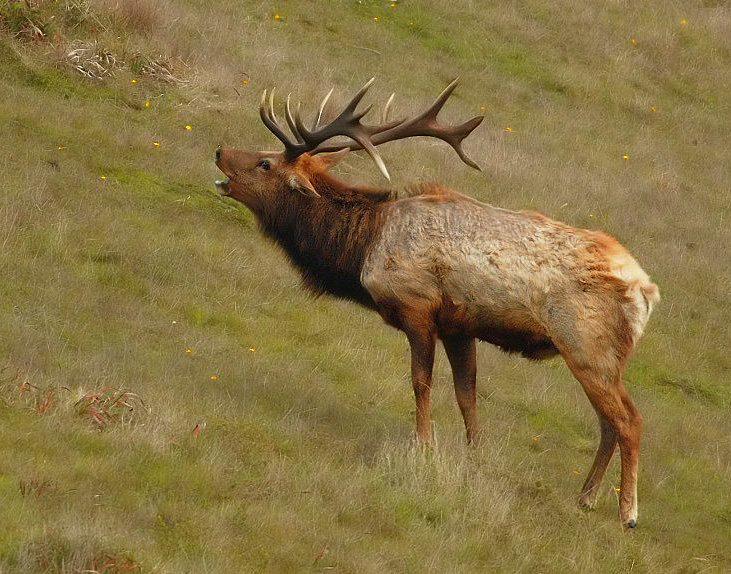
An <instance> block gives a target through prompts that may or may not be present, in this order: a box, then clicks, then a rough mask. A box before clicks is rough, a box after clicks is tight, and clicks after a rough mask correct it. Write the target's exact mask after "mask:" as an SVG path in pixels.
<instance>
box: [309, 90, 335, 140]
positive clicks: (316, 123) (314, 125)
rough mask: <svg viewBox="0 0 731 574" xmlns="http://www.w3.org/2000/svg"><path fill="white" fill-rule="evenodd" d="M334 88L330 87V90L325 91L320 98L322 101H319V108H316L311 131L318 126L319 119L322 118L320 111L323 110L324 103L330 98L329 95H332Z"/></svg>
mask: <svg viewBox="0 0 731 574" xmlns="http://www.w3.org/2000/svg"><path fill="white" fill-rule="evenodd" d="M334 89H335V88H330V91H329V92H328V93H327V95H326V96H325V97H324V98H323V99H322V102H321V103H320V108H319V109H318V110H317V116H316V117H315V121H314V122H313V123H312V131H313V132H314V131H315V130H316V129H318V128H319V127H320V120H321V119H322V112H323V111H324V110H325V105H326V104H327V101H328V100H329V99H330V96H332V93H333V90H334Z"/></svg>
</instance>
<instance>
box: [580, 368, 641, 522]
mask: <svg viewBox="0 0 731 574" xmlns="http://www.w3.org/2000/svg"><path fill="white" fill-rule="evenodd" d="M567 363H568V365H569V368H571V370H572V372H573V373H574V376H575V377H576V378H577V379H578V381H579V382H580V383H581V385H582V387H583V388H584V392H585V393H586V395H587V396H588V397H589V401H591V404H592V405H593V406H594V408H595V409H596V411H597V413H598V414H599V417H600V425H602V423H604V421H606V422H605V423H604V424H605V425H606V426H608V427H609V428H610V429H611V430H609V431H605V430H602V438H601V440H600V443H599V450H598V451H597V456H596V459H595V461H594V465H593V466H592V469H591V471H590V472H589V475H588V476H587V479H586V483H585V485H584V488H583V489H582V497H584V495H585V493H586V491H587V485H588V486H589V487H590V488H591V491H590V493H589V494H588V495H586V498H587V500H591V496H592V493H593V496H594V497H595V496H596V494H595V493H594V491H595V490H596V489H597V488H598V487H599V481H600V480H601V475H602V474H603V473H604V471H605V470H606V466H607V465H608V464H609V460H610V458H611V454H612V452H613V451H614V448H613V447H612V446H611V445H612V442H613V440H614V439H613V438H612V437H613V435H614V436H616V441H617V443H619V451H620V456H621V459H622V475H621V481H620V495H619V515H620V519H621V521H622V524H624V525H625V526H627V527H629V528H634V527H635V525H636V524H637V470H638V463H639V445H640V435H641V433H642V417H641V416H640V413H639V412H638V411H637V408H636V407H635V405H634V403H633V402H632V400H631V399H630V398H629V395H628V394H627V391H626V389H625V388H624V385H623V384H622V377H621V372H620V370H619V369H616V372H615V373H614V374H612V375H611V376H602V374H601V373H599V372H597V370H596V369H595V368H591V367H588V366H587V367H580V366H578V365H576V363H574V362H573V361H571V359H570V357H567ZM602 428H603V425H602ZM580 500H581V498H580Z"/></svg>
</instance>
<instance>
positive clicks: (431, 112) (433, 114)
mask: <svg viewBox="0 0 731 574" xmlns="http://www.w3.org/2000/svg"><path fill="white" fill-rule="evenodd" d="M457 84H459V76H457V77H456V78H454V80H452V81H451V82H450V83H449V85H448V86H447V87H446V88H444V90H442V93H441V94H439V96H437V99H436V100H434V103H433V104H432V105H431V107H430V108H429V109H428V110H426V111H425V112H424V113H423V114H421V116H419V117H420V118H432V119H434V120H436V119H437V115H439V112H441V111H442V108H443V107H444V104H445V103H446V102H447V100H448V99H449V96H451V95H452V92H453V91H454V89H455V88H456V87H457Z"/></svg>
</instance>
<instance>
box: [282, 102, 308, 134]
mask: <svg viewBox="0 0 731 574" xmlns="http://www.w3.org/2000/svg"><path fill="white" fill-rule="evenodd" d="M291 95H292V94H287V104H286V105H285V107H284V116H285V117H286V118H287V125H288V126H289V129H290V130H291V131H292V134H293V135H294V137H295V138H297V142H298V143H304V140H303V139H302V135H301V134H300V133H299V131H298V130H297V125H296V124H295V122H294V119H293V118H292V110H291V109H290V106H289V97H290V96H291ZM298 107H299V105H298Z"/></svg>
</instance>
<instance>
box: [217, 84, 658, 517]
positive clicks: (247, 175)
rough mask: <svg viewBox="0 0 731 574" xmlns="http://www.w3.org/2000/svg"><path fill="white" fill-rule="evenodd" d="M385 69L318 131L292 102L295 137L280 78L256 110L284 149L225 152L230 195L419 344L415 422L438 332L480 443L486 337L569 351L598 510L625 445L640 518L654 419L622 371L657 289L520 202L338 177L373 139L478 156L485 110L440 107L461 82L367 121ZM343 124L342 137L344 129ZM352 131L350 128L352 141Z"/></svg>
mask: <svg viewBox="0 0 731 574" xmlns="http://www.w3.org/2000/svg"><path fill="white" fill-rule="evenodd" d="M372 81H373V80H370V81H369V82H368V83H366V84H365V86H363V88H362V89H361V90H360V91H359V92H358V93H357V94H356V95H355V97H353V99H352V100H350V101H349V102H348V103H347V105H346V106H345V107H344V108H343V109H342V111H341V112H340V113H339V114H338V115H337V116H336V117H335V118H334V119H333V120H332V121H331V122H330V123H327V124H325V125H320V124H321V120H322V115H323V110H324V108H325V106H326V103H327V101H328V98H329V97H330V94H331V93H332V90H331V91H330V93H328V95H327V96H326V97H325V99H324V100H323V101H322V103H321V104H320V106H319V110H318V112H317V114H316V116H315V119H314V121H313V123H312V124H311V127H309V128H308V127H306V126H305V124H304V122H303V121H302V119H301V115H300V109H299V106H298V107H297V108H296V109H295V111H294V113H293V111H292V108H293V106H291V105H290V98H289V97H288V98H287V102H286V106H285V118H286V122H287V125H288V126H289V129H290V131H291V136H290V135H288V134H287V133H286V131H285V130H284V129H283V127H282V125H281V124H280V123H279V120H278V119H277V116H276V115H275V111H274V90H273V89H272V90H271V92H269V93H268V94H267V91H265V92H264V94H263V96H262V99H261V104H260V107H259V111H260V116H261V119H262V121H263V122H264V124H265V125H266V127H267V128H268V129H269V130H270V131H271V132H272V133H273V134H274V135H275V136H276V137H277V138H278V139H279V140H280V142H281V143H282V144H283V145H284V150H281V151H244V150H234V149H223V148H221V147H220V146H219V148H218V149H217V150H216V154H215V157H216V165H217V166H218V168H219V169H220V170H221V171H222V172H223V173H224V174H225V176H226V177H227V179H225V180H223V181H217V182H216V187H217V189H218V191H219V193H220V194H221V195H224V196H228V197H231V198H233V199H234V200H236V201H239V202H241V203H243V204H244V205H245V206H246V207H247V208H248V209H249V210H250V211H251V212H253V214H254V216H255V218H256V220H257V221H258V223H259V225H260V228H261V230H262V231H263V233H264V235H266V236H267V237H269V238H270V239H272V240H273V241H274V242H275V243H276V244H278V245H279V246H280V247H281V248H282V250H283V251H284V253H285V254H286V255H287V257H288V258H289V260H290V261H291V263H292V264H293V265H294V266H295V267H296V268H297V269H298V270H299V272H300V274H301V276H302V279H303V284H304V286H305V288H306V289H307V290H309V292H310V293H312V294H313V295H315V296H319V295H321V294H330V295H334V296H336V297H341V298H345V299H349V300H352V301H355V302H357V303H359V304H361V305H364V306H365V307H368V308H371V309H373V310H375V311H377V312H378V313H379V314H380V315H381V317H382V318H383V319H384V321H385V322H386V323H387V324H389V325H391V326H393V327H395V328H397V329H399V330H401V331H403V332H404V333H405V334H406V337H407V338H408V341H409V344H410V348H411V379H412V385H413V390H414V395H415V398H416V433H417V437H418V439H419V441H420V442H422V443H424V444H427V443H429V442H430V438H431V420H430V389H431V384H432V368H433V362H434V352H435V345H436V341H437V339H440V340H441V341H442V343H443V345H444V349H445V351H446V354H447V358H448V360H449V363H450V365H451V368H452V373H453V379H454V389H455V395H456V399H457V404H458V406H459V409H460V411H461V413H462V417H463V419H464V424H465V429H466V434H467V441H468V442H470V443H474V442H476V440H477V438H478V425H477V413H476V407H475V398H476V391H475V383H476V353H475V341H476V339H479V340H482V341H487V342H489V343H492V344H494V345H497V346H498V347H500V348H501V349H503V350H505V351H508V352H515V353H520V354H521V355H523V356H524V357H527V358H529V359H536V360H538V359H544V358H548V357H552V356H555V355H561V356H562V357H563V359H564V360H565V362H566V364H567V365H568V367H569V369H570V370H571V372H572V373H573V375H574V376H575V378H576V379H577V380H578V381H579V383H580V384H581V385H582V387H583V389H584V391H585V393H586V395H587V397H588V398H589V401H590V402H591V404H592V406H593V407H594V409H595V411H596V413H597V416H598V418H599V428H600V439H599V447H598V450H597V453H596V457H595V459H594V463H593V465H592V467H591V470H590V471H589V474H588V476H587V478H586V481H585V482H584V486H583V488H582V490H581V493H580V495H579V505H580V506H581V507H583V508H586V509H590V508H593V506H594V504H595V502H596V499H597V494H598V490H599V485H600V482H601V480H602V478H603V475H604V474H605V471H606V469H607V465H608V464H609V462H610V459H611V458H612V455H613V454H614V451H615V450H616V447H617V445H619V450H620V455H621V489H620V493H621V494H620V499H619V514H620V519H621V521H622V523H623V524H624V525H625V526H626V527H629V528H634V526H635V525H636V522H637V468H638V447H639V440H640V433H641V429H642V418H641V416H640V414H639V412H638V410H637V408H636V407H635V405H634V404H633V402H632V400H631V399H630V397H629V395H628V394H627V391H626V390H625V387H624V385H623V383H622V373H623V371H624V369H625V366H626V364H627V361H628V359H629V357H630V354H631V352H632V350H633V348H634V346H635V344H636V343H637V341H638V339H639V337H640V335H641V334H642V331H643V329H644V327H645V324H646V323H647V320H648V318H649V316H650V313H651V311H652V308H653V305H654V304H655V303H656V302H657V301H659V292H658V288H657V286H656V285H654V284H653V283H651V282H650V279H649V278H648V276H647V274H646V273H645V272H644V271H643V270H642V269H641V268H640V266H639V265H638V264H637V262H636V261H635V259H634V258H633V257H632V256H631V255H630V254H629V253H628V252H627V251H626V250H625V248H624V247H622V246H621V245H620V244H619V243H618V242H617V241H616V240H615V239H613V238H611V237H609V236H608V235H605V234H603V233H600V232H597V231H589V230H584V229H577V228H573V227H570V226H568V225H565V224H563V223H559V222H557V221H554V220H552V219H549V218H548V217H546V216H544V215H541V214H539V213H535V212H526V211H520V212H516V211H509V210H506V209H501V208H498V207H493V206H491V205H488V204H486V203H481V202H479V201H476V200H474V199H472V198H470V197H467V196H465V195H462V194H460V193H457V192H454V191H450V190H447V189H444V188H442V187H440V186H438V185H435V184H430V185H424V184H422V185H416V186H413V187H412V188H411V193H410V195H409V196H408V197H403V198H397V197H394V196H393V194H392V193H391V191H390V190H383V189H376V188H371V187H365V186H353V185H350V184H348V183H345V182H343V181H341V180H339V179H337V178H336V177H334V176H333V175H331V174H330V173H329V171H328V170H329V168H331V167H332V166H333V165H334V164H335V163H336V162H338V161H339V160H341V159H342V158H343V156H345V155H346V154H347V153H348V151H349V150H357V149H363V150H365V151H366V153H368V155H369V156H370V157H371V158H372V159H373V160H374V161H375V163H376V165H377V166H378V168H379V169H380V170H381V172H382V173H383V175H384V176H386V178H388V171H387V169H386V166H385V165H384V162H383V160H382V159H381V156H380V154H379V153H378V151H377V150H376V146H379V145H381V144H384V143H386V142H391V141H395V140H400V139H404V138H410V137H416V136H425V137H432V138H437V139H440V140H442V141H444V142H446V143H448V144H449V145H450V146H451V147H452V148H453V149H454V150H455V151H456V152H457V154H458V156H459V157H460V158H461V159H462V161H464V163H466V164H467V165H469V166H471V167H473V168H476V169H479V167H478V166H477V164H476V163H475V162H473V161H472V160H471V159H470V158H469V157H468V156H467V155H466V154H465V152H464V151H463V149H462V142H463V140H464V139H465V138H466V137H467V136H468V135H469V134H470V133H471V132H472V131H473V130H474V129H475V128H476V127H477V126H478V125H479V124H480V122H481V121H482V119H483V118H482V117H481V116H480V117H476V118H473V119H471V120H469V121H467V122H465V123H464V124H461V125H456V126H453V125H445V124H442V123H440V122H439V121H438V120H437V115H438V114H439V112H440V110H441V109H442V107H443V106H444V104H445V102H446V101H447V99H448V98H449V97H450V95H451V94H452V92H453V90H454V89H455V87H456V85H457V80H455V81H453V82H452V83H450V84H449V85H448V86H447V88H446V89H445V90H444V91H443V92H442V94H441V95H440V96H439V97H438V98H437V99H436V101H435V102H434V104H433V105H432V106H431V107H429V108H428V109H427V110H426V111H424V112H423V113H421V114H419V115H417V116H415V117H413V118H410V119H409V118H407V119H400V120H393V121H388V110H389V108H390V104H391V102H392V100H393V96H391V98H390V99H389V101H388V104H386V110H384V114H383V121H382V123H381V124H378V125H367V124H363V123H361V119H362V118H363V117H364V116H365V115H366V114H367V113H368V111H369V110H370V109H371V106H369V107H367V108H366V109H364V110H362V111H357V108H358V106H359V104H360V102H361V100H362V99H363V97H364V95H365V94H366V92H367V90H368V88H369V87H370V85H371V83H372ZM336 136H341V137H340V138H339V139H336V140H335V141H333V138H336ZM343 138H347V139H346V140H345V141H342V139H343Z"/></svg>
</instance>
